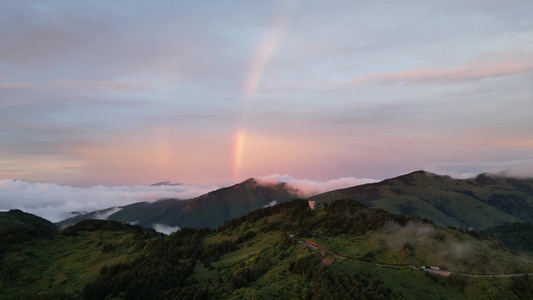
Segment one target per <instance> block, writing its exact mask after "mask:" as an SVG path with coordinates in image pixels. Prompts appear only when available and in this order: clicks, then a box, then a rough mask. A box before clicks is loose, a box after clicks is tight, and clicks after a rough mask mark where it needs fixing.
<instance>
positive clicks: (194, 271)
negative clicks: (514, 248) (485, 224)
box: [0, 200, 533, 299]
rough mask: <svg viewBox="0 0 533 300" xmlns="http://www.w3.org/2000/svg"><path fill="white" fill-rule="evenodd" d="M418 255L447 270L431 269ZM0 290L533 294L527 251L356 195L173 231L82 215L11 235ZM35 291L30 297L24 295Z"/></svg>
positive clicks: (225, 295)
mask: <svg viewBox="0 0 533 300" xmlns="http://www.w3.org/2000/svg"><path fill="white" fill-rule="evenodd" d="M421 265H425V266H439V267H441V268H443V269H446V270H448V271H452V272H455V273H452V274H451V275H450V276H449V277H444V276H439V275H433V274H431V273H429V272H425V271H423V270H421V269H420V266H421ZM0 268H1V269H2V270H9V271H8V272H2V274H0V286H3V287H9V288H7V289H1V290H0V298H2V299H28V298H37V299H38V298H39V297H40V298H41V299H46V298H48V299H55V298H74V299H76V298H81V299H292V298H304V299H436V298H437V299H490V298H494V299H531V298H532V297H533V289H532V286H533V279H532V278H531V277H528V276H516V277H473V276H466V275H461V274H508V273H522V272H533V258H532V257H530V256H526V255H523V254H520V253H515V252H510V251H508V250H506V249H504V248H501V247H500V246H499V245H498V243H497V242H495V241H493V240H489V239H486V238H483V237H482V236H479V235H476V236H471V235H468V234H465V233H463V232H460V231H456V230H452V229H448V228H442V227H439V226H436V225H433V224H431V223H428V222H423V221H422V220H421V219H419V218H416V217H406V216H402V215H394V214H391V213H389V212H386V211H384V210H379V209H374V208H368V207H366V206H364V205H362V204H360V203H358V202H356V201H351V200H346V201H335V202H332V203H329V204H325V205H323V206H322V207H319V209H318V210H316V211H314V210H310V209H309V208H308V204H307V201H304V200H292V201H289V202H285V203H282V204H278V205H275V206H272V207H267V208H263V209H259V210H255V211H253V212H251V213H248V214H247V215H245V216H242V217H239V218H236V219H232V220H230V221H228V222H226V223H225V224H224V225H223V226H221V227H219V228H218V229H216V230H214V229H191V228H183V229H182V230H180V231H178V232H176V233H173V234H172V235H170V236H163V235H158V234H156V233H155V232H153V230H152V231H150V230H146V229H144V230H143V229H141V228H140V227H138V226H130V225H122V224H120V223H117V222H110V221H94V220H89V221H84V222H82V223H79V224H77V225H75V226H73V227H70V228H67V229H65V231H64V232H63V233H62V234H60V233H56V234H55V235H53V236H52V237H47V238H33V239H29V240H25V241H21V242H18V243H17V244H10V245H8V246H7V250H6V251H4V253H3V256H2V260H0ZM30 296H31V297H30Z"/></svg>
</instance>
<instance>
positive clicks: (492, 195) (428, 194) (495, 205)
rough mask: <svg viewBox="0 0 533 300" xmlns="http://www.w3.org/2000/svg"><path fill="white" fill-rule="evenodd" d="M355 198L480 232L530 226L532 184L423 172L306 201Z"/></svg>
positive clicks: (522, 180) (505, 179) (532, 216)
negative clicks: (512, 225)
mask: <svg viewBox="0 0 533 300" xmlns="http://www.w3.org/2000/svg"><path fill="white" fill-rule="evenodd" d="M339 199H351V200H357V201H359V202H361V203H364V204H365V205H368V206H370V207H376V208H381V209H385V210H387V211H389V212H392V213H397V214H404V215H408V216H418V217H420V218H425V219H430V220H433V221H434V222H435V223H437V224H439V225H442V226H455V227H464V228H474V229H476V230H482V229H486V228H489V227H493V226H496V225H500V224H505V223H514V222H528V223H533V180H532V179H518V178H506V177H501V176H493V175H487V174H480V175H478V176H477V177H475V178H472V179H454V178H452V177H449V176H440V175H436V174H432V173H429V172H425V171H417V172H413V173H410V174H407V175H403V176H399V177H396V178H392V179H387V180H384V181H381V182H378V183H371V184H365V185H360V186H355V187H350V188H345V189H340V190H335V191H331V192H326V193H323V194H320V195H316V196H314V197H310V198H309V199H308V200H313V201H317V203H328V202H332V201H335V200H339Z"/></svg>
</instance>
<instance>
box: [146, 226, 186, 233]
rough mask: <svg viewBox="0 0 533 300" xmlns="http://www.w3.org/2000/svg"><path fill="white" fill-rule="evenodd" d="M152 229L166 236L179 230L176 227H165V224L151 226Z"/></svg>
mask: <svg viewBox="0 0 533 300" xmlns="http://www.w3.org/2000/svg"><path fill="white" fill-rule="evenodd" d="M152 228H154V229H155V231H157V232H161V233H164V234H166V235H169V234H171V233H173V232H176V231H178V230H180V228H179V227H178V226H176V227H171V226H167V225H165V224H154V225H153V226H152Z"/></svg>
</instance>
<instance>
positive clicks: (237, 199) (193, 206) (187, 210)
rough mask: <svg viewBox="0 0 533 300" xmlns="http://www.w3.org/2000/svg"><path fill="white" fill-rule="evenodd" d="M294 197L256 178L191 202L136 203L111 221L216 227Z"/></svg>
mask: <svg viewBox="0 0 533 300" xmlns="http://www.w3.org/2000/svg"><path fill="white" fill-rule="evenodd" d="M292 198H294V194H293V193H292V192H291V191H290V190H289V189H288V188H287V187H286V186H285V184H283V183H280V184H276V185H263V184H258V183H257V181H255V180H254V179H248V180H246V181H244V182H242V183H240V184H236V185H233V186H230V187H227V188H222V189H219V190H216V191H213V192H210V193H207V194H205V195H202V196H200V197H196V198H193V199H189V200H178V199H164V200H159V201H156V202H153V203H148V202H140V203H134V204H131V205H128V206H124V207H122V208H121V209H120V210H119V211H118V212H116V213H113V214H110V215H109V216H107V219H108V220H115V221H120V222H125V223H133V224H139V225H141V226H144V227H152V226H153V225H154V224H165V225H167V226H173V227H174V226H179V227H195V228H205V227H212V228H216V227H217V226H220V225H222V224H223V223H224V221H226V220H230V219H233V218H236V217H240V216H242V215H245V214H246V213H248V212H250V211H252V210H254V209H258V208H262V207H264V206H266V205H272V204H274V203H281V202H285V201H288V200H290V199H292ZM111 209H112V208H111ZM109 210H110V209H108V210H104V211H109ZM104 211H98V212H92V213H89V214H85V215H81V216H77V217H74V218H70V219H67V220H65V221H62V222H59V223H57V225H58V226H60V227H64V226H67V225H71V224H74V223H76V222H79V221H81V220H83V219H91V218H95V216H97V215H101V214H102V213H103V212H104Z"/></svg>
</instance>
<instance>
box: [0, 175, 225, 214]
mask: <svg viewBox="0 0 533 300" xmlns="http://www.w3.org/2000/svg"><path fill="white" fill-rule="evenodd" d="M217 188H219V187H218V186H203V185H190V186H188V185H178V186H111V187H110V186H101V185H100V186H94V187H88V188H80V187H69V186H63V185H57V184H51V183H29V182H26V181H22V180H10V179H9V180H0V210H10V209H21V210H23V211H26V212H29V213H32V214H35V215H38V216H40V217H43V218H45V219H47V220H50V221H52V222H58V221H61V220H64V219H66V218H69V217H72V214H71V212H73V211H94V210H101V209H106V208H110V207H120V206H124V205H128V204H132V203H135V202H143V201H148V202H152V201H156V200H159V199H164V198H178V199H190V198H194V197H196V196H200V195H202V194H205V193H208V192H210V191H212V190H215V189H217ZM117 209H118V208H117ZM100 217H101V218H103V219H105V218H106V217H108V215H107V214H105V215H101V216H100Z"/></svg>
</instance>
